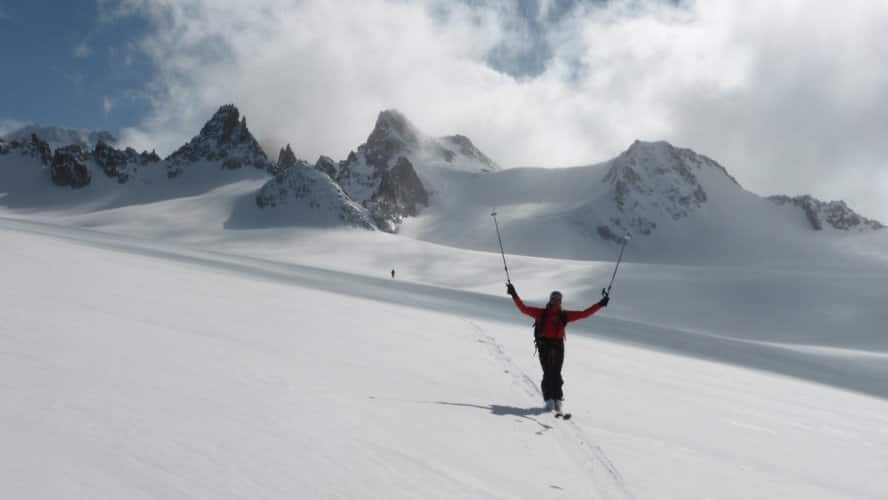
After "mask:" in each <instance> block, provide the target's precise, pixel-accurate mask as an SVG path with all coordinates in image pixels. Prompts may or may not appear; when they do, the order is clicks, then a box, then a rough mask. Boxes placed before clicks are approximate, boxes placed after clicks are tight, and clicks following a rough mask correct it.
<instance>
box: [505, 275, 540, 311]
mask: <svg viewBox="0 0 888 500" xmlns="http://www.w3.org/2000/svg"><path fill="white" fill-rule="evenodd" d="M506 293H508V294H509V295H511V296H512V300H513V301H514V302H515V305H516V306H517V307H518V310H519V311H521V312H523V313H524V314H526V315H528V316H530V317H531V318H533V319H539V317H540V314H542V312H543V310H542V309H540V308H539V307H527V306H526V305H524V301H522V300H521V297H519V296H518V292H516V291H515V287H514V286H512V284H511V283H509V284H508V285H506Z"/></svg>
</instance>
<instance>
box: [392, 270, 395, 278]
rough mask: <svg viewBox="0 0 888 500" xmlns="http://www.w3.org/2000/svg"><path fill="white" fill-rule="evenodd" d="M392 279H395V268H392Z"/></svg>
mask: <svg viewBox="0 0 888 500" xmlns="http://www.w3.org/2000/svg"><path fill="white" fill-rule="evenodd" d="M392 279H395V270H394V269H392Z"/></svg>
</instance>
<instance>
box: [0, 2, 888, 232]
mask: <svg viewBox="0 0 888 500" xmlns="http://www.w3.org/2000/svg"><path fill="white" fill-rule="evenodd" d="M886 34H888V3H885V2H873V1H870V0H849V1H846V2H832V1H826V0H815V1H809V0H781V1H773V0H748V1H743V2H741V1H738V0H707V1H705V2H704V1H699V2H694V1H688V0H671V1H666V0H609V1H608V0H600V1H593V0H588V1H582V0H514V1H493V0H453V1H445V0H360V1H359V0H256V1H253V2H242V1H238V0H213V1H210V0H97V1H86V0H83V1H77V2H49V1H27V2H26V1H18V0H16V1H11V0H0V56H2V58H3V60H4V61H6V67H8V68H16V72H15V75H16V77H15V78H4V79H2V81H0V91H2V95H3V96H15V98H9V97H6V98H5V99H3V103H2V107H0V129H3V128H10V127H11V126H14V125H17V124H21V123H34V122H36V123H40V124H48V125H60V126H66V127H77V128H90V129H107V130H110V131H111V132H113V133H115V134H117V135H119V136H120V137H122V139H123V141H124V142H126V143H127V144H131V145H133V146H135V147H137V148H139V149H157V151H158V152H159V153H161V154H165V153H169V152H171V151H172V150H174V149H175V148H176V147H177V146H179V145H181V144H182V143H184V142H185V141H186V140H188V139H189V138H190V137H191V136H193V135H194V134H195V133H196V132H197V131H198V130H199V129H200V126H201V125H202V124H203V123H204V122H205V121H206V120H207V119H208V118H209V116H211V115H212V113H213V112H214V111H215V110H216V109H217V108H218V107H219V106H220V105H222V104H225V103H234V104H236V105H237V106H238V107H239V109H240V110H241V112H242V113H243V114H245V115H246V116H247V119H248V124H249V126H250V129H251V130H252V131H253V133H254V134H255V135H256V136H257V138H258V139H259V140H260V142H261V143H262V144H263V146H265V147H266V150H267V152H269V154H270V156H272V157H275V156H276V151H277V148H279V147H281V146H283V145H284V144H287V143H289V144H291V145H292V147H293V149H294V151H295V152H296V154H297V155H298V156H300V157H303V158H305V159H307V160H309V161H314V159H316V158H317V156H318V155H321V154H325V155H328V156H331V157H333V158H337V159H341V158H344V157H345V156H346V155H347V153H348V151H349V150H351V149H354V148H356V147H357V146H358V145H359V144H360V143H361V142H363V141H364V140H365V139H366V137H367V135H368V134H369V132H370V130H371V128H372V125H373V122H374V120H375V117H376V115H377V113H378V112H379V111H380V110H382V109H388V108H396V109H399V110H400V111H402V112H403V113H404V114H405V115H406V116H407V117H408V118H409V119H410V120H411V121H413V122H414V123H415V124H416V125H417V126H418V127H419V128H420V129H421V130H423V131H425V132H426V133H428V134H431V135H447V134H453V133H462V134H465V135H467V136H469V137H470V138H471V139H472V140H473V141H474V142H475V143H476V145H477V146H478V147H479V148H480V149H481V150H482V151H484V152H485V153H486V154H488V155H489V156H490V157H492V158H494V159H495V160H496V161H497V162H499V163H500V164H501V165H503V166H504V167H512V166H523V165H535V166H547V167H558V166H567V165H581V164H590V163H595V162H598V161H602V160H606V159H609V158H611V157H613V156H615V155H617V154H619V153H620V152H621V151H623V150H624V149H626V147H628V145H629V144H630V143H631V142H632V141H633V140H635V139H642V140H667V141H670V142H671V143H673V144H674V145H676V146H681V147H689V148H691V149H694V150H695V151H697V152H699V153H702V154H705V155H707V156H709V157H711V158H713V159H715V160H716V161H718V162H719V163H721V164H723V165H724V166H725V167H726V168H727V169H728V170H729V171H730V172H731V174H732V175H734V176H735V177H736V178H737V179H738V180H739V181H740V183H741V184H742V185H743V186H744V187H745V188H747V189H748V190H750V191H753V192H755V193H758V194H762V195H769V194H776V193H784V194H790V195H796V194H802V193H810V194H813V195H815V196H817V197H819V198H822V199H827V200H830V199H844V200H846V201H847V202H848V203H849V205H850V206H851V207H852V208H854V209H856V210H858V211H859V212H861V213H862V214H863V215H865V216H868V217H871V218H876V219H880V220H881V221H883V222H886V221H888V165H886V160H885V158H888V141H886V140H884V138H885V137H886V133H888V113H885V112H884V109H883V108H884V104H883V103H885V102H888V66H886V65H885V64H883V63H882V61H884V60H885V59H886V57H888V53H886V52H888V43H886V42H888V35H886Z"/></svg>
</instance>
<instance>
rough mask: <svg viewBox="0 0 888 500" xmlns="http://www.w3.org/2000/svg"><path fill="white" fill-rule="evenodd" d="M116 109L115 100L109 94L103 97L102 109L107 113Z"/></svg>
mask: <svg viewBox="0 0 888 500" xmlns="http://www.w3.org/2000/svg"><path fill="white" fill-rule="evenodd" d="M113 109H114V100H112V99H111V98H110V97H108V96H104V97H103V98H102V111H104V112H105V114H106V115H108V114H111V111H112V110H113Z"/></svg>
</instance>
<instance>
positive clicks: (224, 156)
mask: <svg viewBox="0 0 888 500" xmlns="http://www.w3.org/2000/svg"><path fill="white" fill-rule="evenodd" d="M197 161H220V162H222V168H226V169H237V168H241V167H243V166H245V165H252V166H254V167H256V168H261V169H266V170H272V166H271V164H270V163H269V161H268V157H267V156H266V155H265V152H264V151H263V150H262V147H261V146H259V142H258V141H256V138H255V137H253V134H251V133H250V130H249V129H248V128H247V119H246V117H241V116H240V112H239V111H238V109H237V108H236V107H235V106H234V105H233V104H226V105H224V106H222V107H220V108H219V110H218V111H216V113H215V114H214V115H213V117H212V118H210V120H209V121H208V122H207V123H206V124H205V125H204V126H203V128H201V130H200V134H198V135H196V136H195V137H193V138H192V139H191V140H190V141H188V142H187V143H186V144H185V145H184V146H182V147H181V148H179V149H177V150H176V151H175V152H174V153H173V154H172V155H170V156H169V157H168V158H167V175H169V176H170V177H175V176H177V175H179V174H180V173H182V172H183V171H184V168H185V166H186V165H187V164H188V163H193V162H197Z"/></svg>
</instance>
